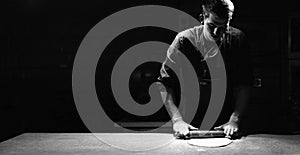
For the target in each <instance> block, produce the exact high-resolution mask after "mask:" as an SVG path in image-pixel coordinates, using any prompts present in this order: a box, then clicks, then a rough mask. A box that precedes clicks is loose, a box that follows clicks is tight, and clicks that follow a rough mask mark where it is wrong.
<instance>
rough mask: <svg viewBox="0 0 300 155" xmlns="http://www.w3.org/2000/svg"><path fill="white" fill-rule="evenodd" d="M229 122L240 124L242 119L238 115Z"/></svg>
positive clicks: (232, 116)
mask: <svg viewBox="0 0 300 155" xmlns="http://www.w3.org/2000/svg"><path fill="white" fill-rule="evenodd" d="M229 121H230V122H235V123H239V122H240V117H239V116H238V115H231V116H230V119H229Z"/></svg>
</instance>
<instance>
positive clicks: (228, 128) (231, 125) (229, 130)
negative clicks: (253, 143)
mask: <svg viewBox="0 0 300 155" xmlns="http://www.w3.org/2000/svg"><path fill="white" fill-rule="evenodd" d="M214 129H215V130H224V133H225V134H226V137H229V138H230V137H231V136H232V135H233V133H235V132H237V131H238V130H239V128H238V124H237V123H236V122H234V121H229V122H227V123H225V124H223V125H221V126H218V127H215V128H214Z"/></svg>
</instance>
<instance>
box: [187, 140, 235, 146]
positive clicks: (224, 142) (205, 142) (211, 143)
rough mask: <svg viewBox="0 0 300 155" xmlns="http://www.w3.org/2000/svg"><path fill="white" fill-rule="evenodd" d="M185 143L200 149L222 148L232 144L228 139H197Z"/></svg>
mask: <svg viewBox="0 0 300 155" xmlns="http://www.w3.org/2000/svg"><path fill="white" fill-rule="evenodd" d="M187 143H188V144H190V145H194V146H201V147H222V146H227V145H229V144H230V143H232V140H230V139H228V138H198V139H190V140H187Z"/></svg>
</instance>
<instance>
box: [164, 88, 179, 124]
mask: <svg viewBox="0 0 300 155" xmlns="http://www.w3.org/2000/svg"><path fill="white" fill-rule="evenodd" d="M160 94H161V97H162V100H163V103H164V105H165V107H166V109H167V111H168V113H169V115H170V117H171V119H172V122H173V123H174V122H176V121H179V120H182V116H181V114H180V112H179V109H178V108H177V107H176V105H175V103H174V99H175V98H174V93H173V90H172V89H171V88H165V87H164V86H161V87H160Z"/></svg>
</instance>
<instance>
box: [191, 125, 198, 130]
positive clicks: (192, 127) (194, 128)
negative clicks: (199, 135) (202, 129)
mask: <svg viewBox="0 0 300 155" xmlns="http://www.w3.org/2000/svg"><path fill="white" fill-rule="evenodd" d="M189 129H191V130H198V128H196V127H194V126H192V125H189Z"/></svg>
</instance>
